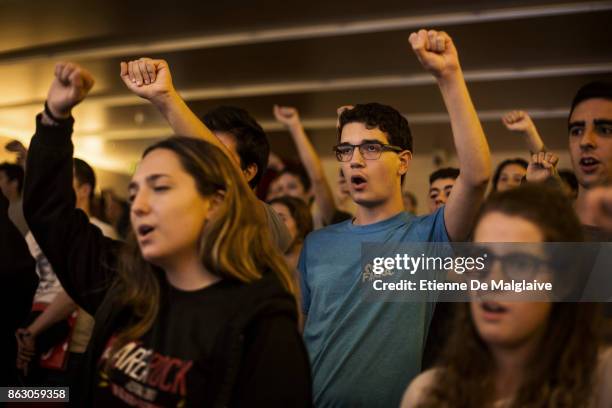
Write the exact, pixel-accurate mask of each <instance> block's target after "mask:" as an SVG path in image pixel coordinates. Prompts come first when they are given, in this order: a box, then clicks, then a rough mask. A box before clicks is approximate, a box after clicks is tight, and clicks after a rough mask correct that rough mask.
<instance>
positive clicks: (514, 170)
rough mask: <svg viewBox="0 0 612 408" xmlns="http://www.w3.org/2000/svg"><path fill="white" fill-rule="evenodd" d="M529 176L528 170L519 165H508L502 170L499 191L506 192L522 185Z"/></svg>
mask: <svg viewBox="0 0 612 408" xmlns="http://www.w3.org/2000/svg"><path fill="white" fill-rule="evenodd" d="M526 175H527V169H525V168H524V167H523V166H521V165H518V164H507V165H505V166H504V168H503V169H502V171H501V173H500V176H499V180H497V191H506V190H510V189H511V188H516V187H519V186H520V185H521V181H522V180H523V178H524V177H525V176H526Z"/></svg>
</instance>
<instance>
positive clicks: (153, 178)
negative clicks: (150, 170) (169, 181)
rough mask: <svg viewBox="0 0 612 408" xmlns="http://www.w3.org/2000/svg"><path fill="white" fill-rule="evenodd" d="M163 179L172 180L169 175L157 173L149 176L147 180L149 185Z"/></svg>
mask: <svg viewBox="0 0 612 408" xmlns="http://www.w3.org/2000/svg"><path fill="white" fill-rule="evenodd" d="M162 177H167V178H171V177H170V176H169V175H168V174H163V173H156V174H151V175H149V176H147V178H146V180H147V183H149V184H150V183H153V182H155V181H157V180H159V179H160V178H162Z"/></svg>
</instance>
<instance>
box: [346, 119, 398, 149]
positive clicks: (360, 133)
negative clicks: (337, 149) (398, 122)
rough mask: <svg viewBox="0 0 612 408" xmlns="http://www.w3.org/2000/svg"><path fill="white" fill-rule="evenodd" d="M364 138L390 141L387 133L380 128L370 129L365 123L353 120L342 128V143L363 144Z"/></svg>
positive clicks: (384, 141) (382, 141)
mask: <svg viewBox="0 0 612 408" xmlns="http://www.w3.org/2000/svg"><path fill="white" fill-rule="evenodd" d="M364 140H378V141H380V142H381V143H383V144H386V143H389V138H388V137H387V134H386V133H385V132H383V131H381V130H380V129H379V128H374V129H368V128H366V126H365V124H363V123H358V122H351V123H348V124H346V125H344V127H343V128H342V134H341V135H340V143H350V144H361V142H363V141H364Z"/></svg>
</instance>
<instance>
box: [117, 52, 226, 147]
mask: <svg viewBox="0 0 612 408" xmlns="http://www.w3.org/2000/svg"><path fill="white" fill-rule="evenodd" d="M120 75H121V79H122V80H123V83H124V84H125V86H126V87H127V88H128V89H129V90H130V91H132V92H133V93H135V94H136V95H138V96H140V97H141V98H143V99H146V100H148V101H149V102H151V103H152V104H153V106H155V107H156V108H157V110H158V111H159V112H160V113H161V114H162V116H163V117H164V119H166V121H167V122H168V124H169V125H170V127H171V128H172V130H173V131H174V133H175V134H177V135H181V136H190V137H195V138H199V139H204V140H205V141H207V142H209V143H212V144H214V145H215V146H217V147H219V148H221V149H222V150H223V151H225V152H226V153H228V155H229V156H230V157H232V155H231V154H230V153H229V151H228V150H227V148H226V147H225V145H223V143H221V141H220V140H219V139H218V138H217V137H216V136H215V135H214V134H213V133H212V132H211V131H210V130H209V129H208V128H207V127H206V125H204V123H202V121H201V120H200V119H199V118H198V117H197V116H196V115H195V113H193V112H192V111H191V109H189V107H188V106H187V104H186V103H185V101H184V100H183V99H182V98H181V96H180V95H179V93H178V92H177V91H176V89H175V88H174V84H173V83H172V74H171V73H170V67H169V66H168V63H167V62H166V61H164V60H162V59H151V58H140V59H138V60H134V61H129V62H121V73H120Z"/></svg>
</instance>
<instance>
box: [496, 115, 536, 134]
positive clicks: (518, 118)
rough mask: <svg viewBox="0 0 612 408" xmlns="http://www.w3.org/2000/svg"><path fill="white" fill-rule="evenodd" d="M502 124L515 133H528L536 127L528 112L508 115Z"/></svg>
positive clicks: (504, 117)
mask: <svg viewBox="0 0 612 408" xmlns="http://www.w3.org/2000/svg"><path fill="white" fill-rule="evenodd" d="M502 122H503V124H504V126H506V129H508V130H510V131H513V132H527V131H528V130H530V129H533V128H534V127H535V125H534V124H533V121H532V120H531V118H530V117H529V115H528V114H527V112H525V111H521V110H514V111H511V112H508V113H506V114H505V115H504V116H503V117H502Z"/></svg>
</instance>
